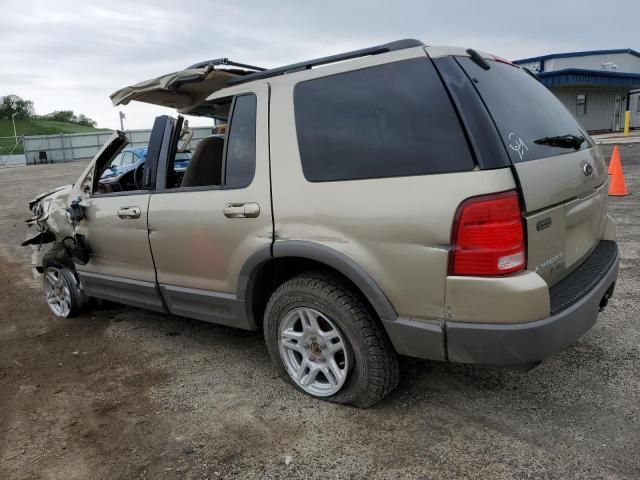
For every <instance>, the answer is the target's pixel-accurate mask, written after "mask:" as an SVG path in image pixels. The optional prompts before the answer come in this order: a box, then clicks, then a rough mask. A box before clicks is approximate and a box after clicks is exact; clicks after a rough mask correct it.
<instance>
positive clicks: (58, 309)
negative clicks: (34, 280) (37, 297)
mask: <svg viewBox="0 0 640 480" xmlns="http://www.w3.org/2000/svg"><path fill="white" fill-rule="evenodd" d="M42 286H43V290H44V295H45V299H46V301H47V305H48V306H49V309H50V310H51V311H52V312H53V314H54V315H55V316H57V317H62V318H68V317H73V316H75V315H77V314H78V313H79V312H80V311H81V310H82V309H83V308H84V306H85V305H86V303H87V298H86V296H85V295H84V294H83V293H82V291H81V290H80V286H79V285H78V281H77V280H76V277H75V275H74V273H73V272H72V271H71V270H69V269H68V268H66V267H55V266H49V267H47V269H46V270H45V271H44V278H43V282H42Z"/></svg>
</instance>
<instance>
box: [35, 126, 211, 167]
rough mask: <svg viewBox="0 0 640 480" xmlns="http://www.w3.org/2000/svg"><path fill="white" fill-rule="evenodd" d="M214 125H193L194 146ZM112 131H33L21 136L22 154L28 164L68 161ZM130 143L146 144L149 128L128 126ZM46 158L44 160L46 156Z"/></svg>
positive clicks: (85, 155) (88, 153)
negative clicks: (36, 133) (28, 134)
mask: <svg viewBox="0 0 640 480" xmlns="http://www.w3.org/2000/svg"><path fill="white" fill-rule="evenodd" d="M212 128H213V127H193V128H192V130H193V139H192V140H191V144H190V148H191V149H192V150H193V149H194V148H195V146H196V145H197V143H198V141H199V140H201V139H202V138H204V137H207V136H209V135H211V132H212ZM112 133H113V132H112V131H110V130H107V131H104V132H96V133H68V134H56V135H34V136H30V137H24V156H25V158H26V161H27V164H35V163H45V161H46V162H47V163H56V162H69V161H72V160H86V159H90V158H93V156H94V155H95V154H96V153H97V152H98V150H100V148H101V147H102V145H103V144H104V143H105V142H106V141H107V139H108V138H109V137H110V136H111V134H112ZM125 133H126V134H127V137H128V138H129V142H130V143H129V146H130V147H146V146H147V144H148V143H149V138H150V137H151V130H127V131H126V132H125ZM45 159H46V160H45Z"/></svg>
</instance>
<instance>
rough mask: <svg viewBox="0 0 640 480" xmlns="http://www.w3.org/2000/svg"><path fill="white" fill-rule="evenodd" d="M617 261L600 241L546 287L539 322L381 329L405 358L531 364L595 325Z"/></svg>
mask: <svg viewBox="0 0 640 480" xmlns="http://www.w3.org/2000/svg"><path fill="white" fill-rule="evenodd" d="M618 263H619V254H618V248H617V245H616V243H615V242H613V241H608V240H603V241H601V242H600V244H599V245H598V247H597V248H596V250H594V252H593V253H592V254H591V256H589V258H587V259H586V260H585V261H584V262H583V263H582V264H581V265H580V266H579V267H578V268H577V269H576V270H575V271H574V272H572V273H571V274H570V275H568V276H567V277H566V278H565V279H563V280H562V281H561V282H559V283H558V284H556V285H554V286H553V287H552V288H551V289H550V297H551V316H549V317H547V318H544V319H542V320H537V321H534V322H524V323H510V324H509V323H471V322H454V321H444V322H441V323H440V324H436V325H424V324H423V323H421V322H415V321H406V320H405V321H400V322H385V326H386V327H387V332H388V333H389V336H390V338H391V341H392V343H393V344H394V346H395V347H396V350H397V351H398V353H400V354H404V355H409V356H414V357H419V358H429V359H434V360H449V361H450V362H457V363H475V364H482V365H496V366H517V365H526V364H531V363H535V362H538V361H540V360H542V359H544V358H546V357H548V356H550V355H553V354H554V353H557V352H559V351H562V350H564V349H565V348H566V347H568V346H569V345H571V344H573V343H574V342H575V341H576V340H577V339H578V338H580V337H581V336H582V335H584V334H585V333H586V332H587V331H588V330H589V329H590V328H591V327H592V326H593V325H594V324H595V322H596V319H597V317H598V311H599V310H600V308H601V305H603V304H606V301H607V300H608V298H609V297H610V296H611V295H612V294H613V289H614V286H615V282H616V278H617V276H618ZM496 308H500V307H499V305H496ZM392 324H394V325H392Z"/></svg>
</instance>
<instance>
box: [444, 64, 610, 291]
mask: <svg viewBox="0 0 640 480" xmlns="http://www.w3.org/2000/svg"><path fill="white" fill-rule="evenodd" d="M456 60H457V62H458V63H459V64H460V65H461V66H462V68H463V69H464V71H465V72H466V73H467V75H468V76H469V78H470V79H471V80H472V82H473V84H474V86H475V88H476V89H477V91H478V93H479V94H480V96H481V97H482V100H483V102H484V103H485V105H486V107H487V109H488V110H489V113H490V115H491V117H492V118H493V121H494V123H495V125H496V127H497V129H498V132H499V134H500V137H501V139H502V142H503V143H504V145H505V148H506V150H507V152H508V154H509V157H510V159H511V163H512V165H513V170H514V172H515V175H516V178H517V181H518V183H519V187H520V190H521V193H522V198H523V201H524V208H525V210H526V216H525V220H526V226H527V245H528V268H529V269H530V270H535V271H536V272H538V273H539V274H540V275H541V276H542V277H543V278H544V279H545V280H546V281H547V282H548V283H549V284H554V283H556V282H557V281H559V280H560V279H562V278H563V277H564V276H566V275H567V274H568V273H569V272H570V271H571V270H573V269H574V268H575V267H577V266H578V265H579V264H580V263H581V261H582V260H583V259H584V258H585V257H586V256H588V255H589V254H590V253H591V252H592V251H593V249H594V248H595V247H596V246H597V244H598V242H599V241H600V239H601V238H602V235H603V232H604V226H605V222H606V210H607V190H606V182H607V178H608V176H607V169H606V165H605V162H604V159H603V157H602V154H601V152H600V150H599V149H598V148H597V147H595V145H594V144H593V142H592V140H591V138H590V137H589V135H588V134H587V133H586V132H585V131H584V130H583V129H582V127H581V126H580V125H579V123H578V122H577V121H576V119H575V118H574V117H573V115H572V114H571V113H570V112H569V111H568V110H567V109H566V108H565V106H564V105H563V104H562V103H561V102H560V100H558V99H557V98H556V97H555V95H553V94H552V93H551V92H550V91H549V90H548V89H547V88H546V87H545V86H544V85H542V84H541V83H540V82H539V81H538V80H537V79H536V78H535V77H533V76H532V75H530V74H529V73H527V72H526V71H525V70H524V69H522V68H519V67H517V66H515V65H512V64H509V63H505V62H501V61H492V60H487V64H488V65H489V69H483V68H481V66H479V65H478V64H476V63H475V62H473V61H472V60H471V59H470V58H468V57H456ZM557 137H563V138H561V139H558V138H557ZM580 137H581V138H583V139H584V141H582V142H581V143H580V142H579V140H578V141H576V138H578V139H579V138H580Z"/></svg>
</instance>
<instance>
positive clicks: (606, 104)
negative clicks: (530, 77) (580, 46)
mask: <svg viewBox="0 0 640 480" xmlns="http://www.w3.org/2000/svg"><path fill="white" fill-rule="evenodd" d="M514 63H516V64H518V65H520V66H522V67H526V68H528V69H529V70H531V71H532V72H534V73H536V74H537V75H538V77H539V78H540V80H541V81H542V83H543V84H544V85H546V86H547V87H548V88H549V89H550V90H551V91H552V92H553V93H555V95H556V96H557V97H558V98H559V99H560V100H561V101H562V102H563V103H564V104H565V105H566V106H567V108H568V109H569V110H570V111H571V112H573V114H574V115H575V116H576V118H577V119H578V120H579V121H580V123H582V125H583V126H584V128H585V129H586V130H588V131H591V132H595V131H607V130H608V131H618V130H622V129H623V128H624V115H625V111H626V110H629V111H630V112H631V128H640V53H639V52H637V51H635V50H631V49H618V50H592V51H586V52H571V53H552V54H550V55H543V56H540V57H532V58H525V59H522V60H516V61H515V62H514Z"/></svg>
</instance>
